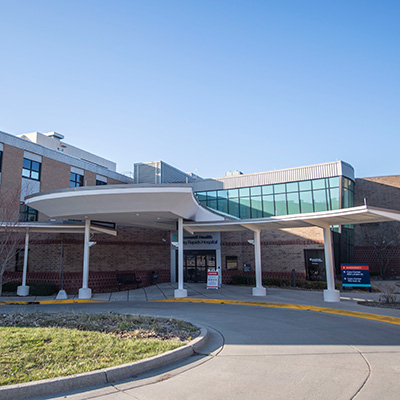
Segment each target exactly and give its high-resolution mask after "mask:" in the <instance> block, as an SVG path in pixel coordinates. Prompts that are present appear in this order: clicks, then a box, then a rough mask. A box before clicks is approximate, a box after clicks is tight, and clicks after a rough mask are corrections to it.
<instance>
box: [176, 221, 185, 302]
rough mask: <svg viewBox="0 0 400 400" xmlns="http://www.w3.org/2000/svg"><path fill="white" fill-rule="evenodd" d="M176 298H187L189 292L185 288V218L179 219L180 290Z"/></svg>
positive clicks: (177, 291) (177, 290)
mask: <svg viewBox="0 0 400 400" xmlns="http://www.w3.org/2000/svg"><path fill="white" fill-rule="evenodd" d="M174 296H175V297H176V298H182V297H187V290H186V289H184V288H183V218H178V289H176V290H175V292H174Z"/></svg>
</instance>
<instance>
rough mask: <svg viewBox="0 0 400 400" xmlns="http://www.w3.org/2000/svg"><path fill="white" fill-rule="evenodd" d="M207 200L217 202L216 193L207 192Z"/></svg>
mask: <svg viewBox="0 0 400 400" xmlns="http://www.w3.org/2000/svg"><path fill="white" fill-rule="evenodd" d="M207 200H208V201H213V200H217V192H215V191H212V192H207Z"/></svg>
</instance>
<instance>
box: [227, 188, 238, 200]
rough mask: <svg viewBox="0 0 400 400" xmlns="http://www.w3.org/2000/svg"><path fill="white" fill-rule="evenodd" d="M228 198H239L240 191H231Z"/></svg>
mask: <svg viewBox="0 0 400 400" xmlns="http://www.w3.org/2000/svg"><path fill="white" fill-rule="evenodd" d="M228 197H229V198H230V199H235V198H236V197H239V190H238V189H229V190H228Z"/></svg>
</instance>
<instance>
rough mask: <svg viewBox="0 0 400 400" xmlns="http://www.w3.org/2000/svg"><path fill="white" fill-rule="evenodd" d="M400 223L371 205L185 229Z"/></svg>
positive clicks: (396, 217) (188, 224) (395, 216)
mask: <svg viewBox="0 0 400 400" xmlns="http://www.w3.org/2000/svg"><path fill="white" fill-rule="evenodd" d="M388 221H400V211H395V210H386V209H383V208H376V207H368V206H367V205H363V206H359V207H351V208H343V209H340V210H332V211H321V212H315V213H308V214H291V215H280V216H276V217H269V218H255V219H241V220H235V221H219V222H186V223H185V224H184V228H185V230H187V231H189V232H192V233H195V232H213V231H217V232H225V231H240V230H245V229H250V230H254V229H257V230H263V229H284V228H304V227H309V226H320V227H325V226H327V225H354V224H366V223H371V222H388Z"/></svg>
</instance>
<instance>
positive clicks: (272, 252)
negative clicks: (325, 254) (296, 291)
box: [221, 228, 324, 283]
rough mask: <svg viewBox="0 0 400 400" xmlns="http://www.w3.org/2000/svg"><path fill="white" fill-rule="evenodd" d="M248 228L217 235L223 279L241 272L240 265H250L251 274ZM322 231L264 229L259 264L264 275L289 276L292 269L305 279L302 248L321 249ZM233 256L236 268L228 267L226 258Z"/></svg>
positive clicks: (316, 229)
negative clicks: (230, 268) (229, 268)
mask: <svg viewBox="0 0 400 400" xmlns="http://www.w3.org/2000/svg"><path fill="white" fill-rule="evenodd" d="M252 239H253V234H252V233H251V232H249V231H242V232H224V233H222V234H221V262H222V277H223V282H224V283H227V282H229V281H230V280H231V279H232V276H233V275H244V272H243V264H250V265H251V268H252V273H251V275H253V276H254V266H255V260H254V246H253V245H252V244H250V243H249V242H248V240H252ZM323 248H324V246H323V233H322V229H320V228H296V229H282V230H265V231H262V233H261V264H262V269H263V270H262V273H263V276H265V277H277V278H290V277H291V275H292V269H294V270H295V271H296V276H297V277H298V279H305V276H306V269H305V257H304V250H305V249H323ZM227 256H236V257H237V259H238V269H237V270H228V269H227V263H226V257H227Z"/></svg>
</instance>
